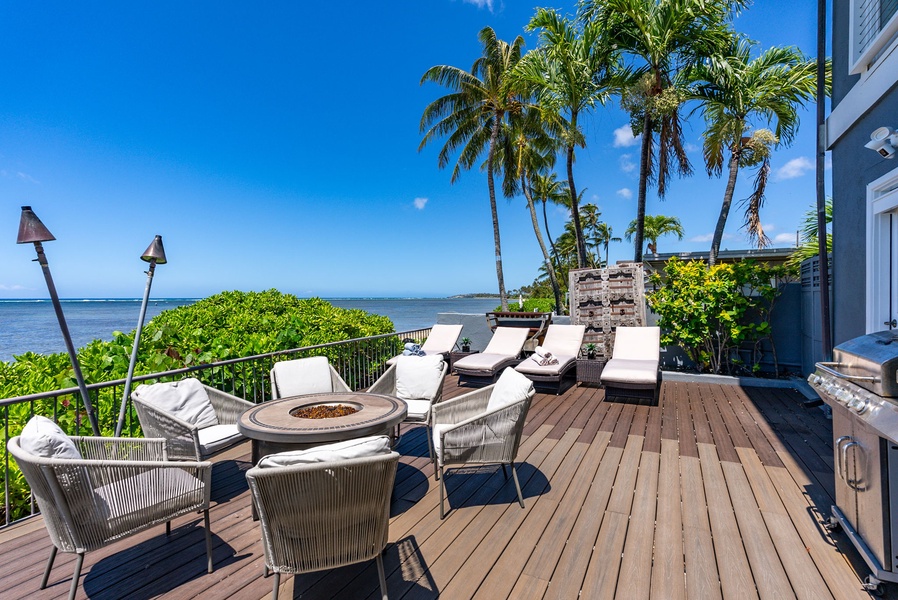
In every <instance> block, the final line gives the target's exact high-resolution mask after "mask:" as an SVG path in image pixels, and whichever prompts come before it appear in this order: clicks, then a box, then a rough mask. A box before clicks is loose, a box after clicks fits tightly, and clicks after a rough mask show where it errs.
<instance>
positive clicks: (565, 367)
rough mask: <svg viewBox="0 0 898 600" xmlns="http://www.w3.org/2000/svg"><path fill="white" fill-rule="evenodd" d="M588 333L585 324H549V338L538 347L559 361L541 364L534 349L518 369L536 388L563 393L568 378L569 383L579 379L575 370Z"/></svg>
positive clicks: (547, 336) (516, 368) (547, 334)
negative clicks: (581, 347) (585, 335)
mask: <svg viewBox="0 0 898 600" xmlns="http://www.w3.org/2000/svg"><path fill="white" fill-rule="evenodd" d="M585 333H586V326H585V325H549V329H548V331H547V332H546V339H545V341H543V344H542V346H540V347H539V349H541V350H543V352H544V353H545V352H550V353H551V354H552V357H553V358H554V359H555V360H556V361H557V362H556V363H555V364H545V365H543V364H540V361H541V358H540V355H539V354H537V353H534V354H532V355H531V356H530V357H529V358H526V359H524V360H522V361H521V363H520V364H519V365H518V366H517V367H515V370H516V371H517V372H518V373H523V374H524V375H526V376H527V378H528V379H530V381H532V382H533V384H534V385H535V386H536V387H537V388H551V389H552V390H553V391H554V392H555V393H556V394H560V393H561V392H562V391H563V389H562V386H563V384H564V381H565V379H567V380H568V382H569V383H570V384H573V383H575V381H576V376H575V374H574V373H575V367H576V366H577V355H578V354H579V353H580V346H581V345H582V344H583V336H584V334H585ZM537 352H538V351H537ZM565 389H566V388H565Z"/></svg>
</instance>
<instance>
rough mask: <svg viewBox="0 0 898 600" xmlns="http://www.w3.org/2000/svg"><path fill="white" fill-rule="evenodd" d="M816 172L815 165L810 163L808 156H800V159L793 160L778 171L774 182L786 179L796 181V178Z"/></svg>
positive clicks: (774, 176)
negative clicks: (809, 172)
mask: <svg viewBox="0 0 898 600" xmlns="http://www.w3.org/2000/svg"><path fill="white" fill-rule="evenodd" d="M813 170H814V163H813V162H811V161H810V159H808V158H807V157H806V156H799V157H798V158H793V159H792V160H790V161H789V162H787V163H786V164H784V165H783V166H782V167H780V168H779V169H777V170H776V173H774V175H773V180H774V181H785V180H786V179H795V178H796V177H801V176H802V175H804V174H805V173H807V172H808V171H813Z"/></svg>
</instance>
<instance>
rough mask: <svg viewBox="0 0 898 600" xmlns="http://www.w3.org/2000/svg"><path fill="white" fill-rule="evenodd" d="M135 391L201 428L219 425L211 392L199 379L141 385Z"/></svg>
mask: <svg viewBox="0 0 898 600" xmlns="http://www.w3.org/2000/svg"><path fill="white" fill-rule="evenodd" d="M135 391H136V392H137V395H138V396H139V397H140V399H141V400H144V401H145V402H147V403H149V404H152V405H153V406H155V407H156V408H158V409H159V410H161V411H163V412H167V413H168V414H170V415H174V416H176V417H178V418H179V419H181V420H182V421H186V422H188V423H190V424H191V425H196V426H197V427H198V428H200V429H202V428H203V427H209V426H211V425H218V417H217V416H215V409H214V408H213V407H212V402H211V401H210V400H209V394H207V393H206V390H205V388H203V384H202V383H200V382H199V380H198V379H192V378H188V379H182V380H181V381H171V382H166V383H154V384H153V385H139V386H137V389H136V390H135Z"/></svg>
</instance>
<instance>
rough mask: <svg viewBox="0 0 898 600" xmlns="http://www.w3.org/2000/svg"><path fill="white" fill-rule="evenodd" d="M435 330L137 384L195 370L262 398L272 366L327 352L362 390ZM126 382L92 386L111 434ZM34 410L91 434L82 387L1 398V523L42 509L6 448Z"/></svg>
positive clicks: (129, 421)
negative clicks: (406, 344) (408, 344)
mask: <svg viewBox="0 0 898 600" xmlns="http://www.w3.org/2000/svg"><path fill="white" fill-rule="evenodd" d="M429 333H430V328H425V329H414V330H411V331H403V332H399V333H388V334H384V335H377V336H372V337H366V338H355V339H351V340H344V341H340V342H331V343H327V344H318V345H315V346H306V347H303V348H294V349H291V350H281V351H278V352H269V353H267V354H259V355H255V356H247V357H244V358H234V359H230V360H223V361H219V362H214V363H208V364H200V365H193V366H189V367H185V368H182V369H175V370H172V371H163V372H158V373H149V374H145V375H139V376H135V377H134V386H135V387H136V386H137V385H138V384H140V383H145V382H153V383H155V382H158V381H172V380H176V379H180V378H182V377H184V376H185V375H190V376H191V377H196V378H197V379H199V380H200V381H202V382H203V383H205V384H206V385H209V386H211V387H214V388H217V389H220V390H222V391H224V392H228V393H229V394H233V395H235V396H239V397H241V398H243V399H245V400H249V401H250V402H255V403H259V402H264V401H265V400H270V399H271V381H270V378H269V372H270V371H271V368H272V366H273V365H274V363H276V362H279V361H282V360H292V359H296V358H305V357H309V356H326V357H327V358H328V360H329V361H330V363H331V365H333V367H334V369H336V370H337V372H338V373H340V375H341V376H342V377H343V379H344V380H346V383H347V384H348V385H349V386H350V387H351V388H352V389H354V390H360V389H365V388H367V387H369V386H370V385H371V384H372V383H374V381H375V380H376V379H377V378H378V377H380V376H381V375H382V374H383V373H384V371H386V369H387V365H386V362H387V361H388V360H389V359H390V358H392V357H393V356H395V355H396V354H398V353H399V352H400V351H401V350H402V340H403V339H405V338H411V339H414V340H423V339H425V338H426V337H427V336H428V334H429ZM124 384H125V380H124V379H116V380H114V381H104V382H100V383H92V384H88V386H87V389H88V392H89V393H90V397H91V401H92V403H93V406H94V409H95V410H96V411H97V418H98V421H99V424H100V429H101V431H103V433H104V435H110V436H111V435H112V432H113V431H114V430H115V425H116V421H117V419H118V414H119V404H120V403H121V400H122V394H123V393H124ZM33 415H42V416H45V417H48V418H52V419H53V420H54V421H56V422H57V423H59V425H60V427H62V428H63V430H65V431H66V433H68V434H69V435H91V432H90V426H89V424H88V422H87V418H86V415H85V414H84V411H83V408H82V406H81V396H80V391H79V389H78V388H77V387H70V388H65V389H59V390H52V391H49V392H41V393H39V394H29V395H27V396H17V397H15V398H7V399H4V400H0V418H2V419H3V440H2V441H3V497H4V503H3V518H2V519H0V527H5V526H7V525H9V524H10V523H12V522H14V521H16V520H18V519H21V518H24V517H27V516H30V515H33V514H34V513H35V512H36V506H35V505H34V503H33V501H32V499H31V497H30V492H29V490H28V487H27V484H26V483H25V481H24V478H23V477H22V474H21V472H20V471H19V469H18V466H17V465H16V464H15V462H14V461H12V462H11V459H10V455H9V451H8V450H7V449H6V441H7V440H9V439H10V438H11V437H13V436H16V435H18V434H19V432H20V431H21V429H22V427H23V426H24V425H25V423H26V422H27V421H28V419H30V418H31V417H32V416H33ZM122 435H123V436H125V437H135V436H138V435H140V424H139V422H138V421H137V413H136V412H135V411H134V408H133V406H132V405H131V401H130V399H128V406H127V408H126V412H125V422H124V426H123V428H122Z"/></svg>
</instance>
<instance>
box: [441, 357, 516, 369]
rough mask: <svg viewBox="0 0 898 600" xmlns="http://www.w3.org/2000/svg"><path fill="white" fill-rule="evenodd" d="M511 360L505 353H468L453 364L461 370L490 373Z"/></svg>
mask: <svg viewBox="0 0 898 600" xmlns="http://www.w3.org/2000/svg"><path fill="white" fill-rule="evenodd" d="M513 360H514V357H511V356H508V355H507V354H470V355H468V356H465V357H464V358H460V359H458V360H457V361H455V364H454V365H453V366H454V368H455V369H456V370H461V371H470V372H474V371H477V372H482V373H492V372H493V371H495V370H496V369H498V368H501V367H502V366H503V365H505V364H508V363H510V362H512V361H513Z"/></svg>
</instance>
